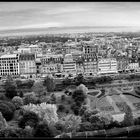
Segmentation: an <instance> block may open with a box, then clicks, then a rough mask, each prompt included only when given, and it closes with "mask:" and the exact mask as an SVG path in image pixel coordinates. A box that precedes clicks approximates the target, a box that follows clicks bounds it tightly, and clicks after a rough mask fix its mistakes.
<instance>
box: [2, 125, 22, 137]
mask: <svg viewBox="0 0 140 140" xmlns="http://www.w3.org/2000/svg"><path fill="white" fill-rule="evenodd" d="M22 135H23V130H22V129H21V128H15V127H6V128H3V129H1V130H0V137H5V138H11V137H16V138H20V137H22Z"/></svg>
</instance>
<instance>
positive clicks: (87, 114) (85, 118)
mask: <svg viewBox="0 0 140 140" xmlns="http://www.w3.org/2000/svg"><path fill="white" fill-rule="evenodd" d="M97 113H99V111H98V110H97V109H94V110H90V109H87V110H85V112H84V114H83V115H82V122H86V121H90V117H91V116H92V115H96V114H97Z"/></svg>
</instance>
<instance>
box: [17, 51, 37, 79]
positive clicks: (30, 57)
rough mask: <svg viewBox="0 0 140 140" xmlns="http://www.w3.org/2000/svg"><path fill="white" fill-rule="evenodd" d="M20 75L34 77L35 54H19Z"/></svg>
mask: <svg viewBox="0 0 140 140" xmlns="http://www.w3.org/2000/svg"><path fill="white" fill-rule="evenodd" d="M19 70H20V75H21V76H24V77H26V78H35V77H36V62H35V54H32V53H26V54H20V56H19Z"/></svg>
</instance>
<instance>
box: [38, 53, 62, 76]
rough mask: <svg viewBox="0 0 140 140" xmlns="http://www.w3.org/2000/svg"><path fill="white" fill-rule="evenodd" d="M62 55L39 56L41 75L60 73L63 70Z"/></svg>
mask: <svg viewBox="0 0 140 140" xmlns="http://www.w3.org/2000/svg"><path fill="white" fill-rule="evenodd" d="M62 62H63V55H61V54H57V55H51V54H50V55H47V56H44V57H42V58H41V64H42V67H41V69H42V70H41V73H42V75H48V74H52V75H55V74H56V73H61V72H62V71H63V64H62Z"/></svg>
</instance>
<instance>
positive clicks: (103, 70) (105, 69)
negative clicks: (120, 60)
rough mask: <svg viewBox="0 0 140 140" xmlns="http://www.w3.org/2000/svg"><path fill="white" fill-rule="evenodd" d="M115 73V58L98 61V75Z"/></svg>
mask: <svg viewBox="0 0 140 140" xmlns="http://www.w3.org/2000/svg"><path fill="white" fill-rule="evenodd" d="M117 72H118V71H117V60H116V59H115V58H104V59H100V60H98V74H111V73H117Z"/></svg>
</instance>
